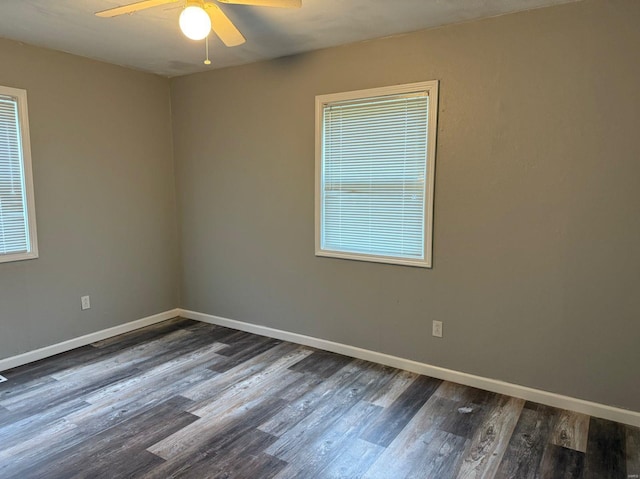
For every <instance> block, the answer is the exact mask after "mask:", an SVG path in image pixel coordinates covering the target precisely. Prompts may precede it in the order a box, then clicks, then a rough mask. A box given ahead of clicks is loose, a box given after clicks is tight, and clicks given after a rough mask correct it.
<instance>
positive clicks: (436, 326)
mask: <svg viewBox="0 0 640 479" xmlns="http://www.w3.org/2000/svg"><path fill="white" fill-rule="evenodd" d="M431 334H433V335H434V336H435V337H436V338H441V337H442V321H434V322H433V326H432V329H431Z"/></svg>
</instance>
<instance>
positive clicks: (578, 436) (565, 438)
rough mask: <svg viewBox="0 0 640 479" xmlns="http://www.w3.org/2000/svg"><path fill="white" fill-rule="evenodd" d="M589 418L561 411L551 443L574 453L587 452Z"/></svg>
mask: <svg viewBox="0 0 640 479" xmlns="http://www.w3.org/2000/svg"><path fill="white" fill-rule="evenodd" d="M588 438H589V416H587V415H586V414H580V413H577V412H573V411H566V410H563V411H561V413H560V416H559V417H558V420H557V422H556V427H555V429H554V431H553V435H552V438H551V443H552V444H555V445H556V446H562V447H566V448H569V449H573V450H574V451H580V452H587V439H588Z"/></svg>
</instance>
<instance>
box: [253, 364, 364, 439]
mask: <svg viewBox="0 0 640 479" xmlns="http://www.w3.org/2000/svg"><path fill="white" fill-rule="evenodd" d="M361 371H362V364H361V363H359V362H356V361H354V362H351V363H349V364H348V365H347V366H345V367H344V368H342V369H341V370H340V371H338V372H336V373H335V374H334V375H333V376H331V377H330V378H327V379H326V380H325V381H323V382H321V383H320V384H319V385H318V386H317V387H315V388H313V389H311V390H309V391H306V392H305V393H304V394H302V395H301V396H300V397H298V398H297V399H295V400H294V401H292V402H290V403H289V404H287V406H286V407H285V408H284V410H283V411H282V412H280V413H279V414H276V415H274V416H273V417H272V418H271V419H269V420H268V421H265V422H264V423H263V424H261V425H260V429H261V430H262V431H265V432H268V433H269V434H273V435H274V436H281V435H282V434H284V433H285V432H287V431H290V430H292V429H293V428H294V427H296V426H297V425H298V424H299V423H300V422H301V421H303V420H304V419H305V418H306V417H307V416H309V415H310V414H311V413H312V412H313V411H315V410H317V409H318V408H320V407H322V406H323V404H325V403H326V402H330V401H332V400H333V398H334V397H342V396H343V395H348V393H349V389H348V388H349V387H350V385H351V384H352V383H353V382H354V381H355V380H356V378H357V376H358V375H359V374H360V372H361ZM298 374H300V373H298ZM292 384H295V383H292Z"/></svg>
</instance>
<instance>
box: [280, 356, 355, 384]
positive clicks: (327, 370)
mask: <svg viewBox="0 0 640 479" xmlns="http://www.w3.org/2000/svg"><path fill="white" fill-rule="evenodd" d="M351 361H353V358H350V357H348V356H343V355H341V354H336V353H332V352H329V351H318V350H316V351H313V353H312V354H310V355H309V356H307V357H306V358H305V359H303V360H302V361H300V362H299V363H297V364H295V365H293V366H291V368H290V369H291V370H292V371H298V372H300V373H310V374H317V375H318V376H320V377H322V378H328V377H330V376H332V375H334V374H335V373H336V372H337V371H339V370H340V369H342V368H343V367H345V366H346V365H347V364H349V363H350V362H351Z"/></svg>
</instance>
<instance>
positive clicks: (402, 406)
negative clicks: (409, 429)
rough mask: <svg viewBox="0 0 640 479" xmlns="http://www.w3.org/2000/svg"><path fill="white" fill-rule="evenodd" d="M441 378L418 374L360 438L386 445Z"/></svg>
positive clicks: (416, 410) (437, 385)
mask: <svg viewBox="0 0 640 479" xmlns="http://www.w3.org/2000/svg"><path fill="white" fill-rule="evenodd" d="M441 384H442V380H440V379H435V378H430V377H428V376H418V377H417V378H416V379H415V380H414V381H413V383H411V385H410V386H409V387H408V388H407V389H406V390H405V391H404V392H403V393H402V394H400V395H399V396H398V398H397V399H396V400H395V401H394V402H393V403H392V404H391V405H390V406H389V407H388V408H386V409H385V411H384V412H383V413H382V414H381V415H380V416H379V417H378V418H377V419H376V421H375V422H373V423H371V424H370V425H369V427H367V429H366V430H365V431H364V432H363V433H362V439H365V440H366V441H369V442H372V443H374V444H378V445H380V446H385V447H386V446H388V445H389V444H391V442H392V441H393V440H394V439H395V437H396V436H397V435H398V434H399V433H400V431H401V430H402V429H403V428H404V427H405V426H406V425H407V423H408V422H409V421H410V420H411V418H412V417H413V416H414V415H415V414H416V412H418V410H420V408H421V407H422V406H423V405H424V403H426V402H427V401H428V400H429V398H430V397H431V395H432V394H433V393H434V392H435V391H436V389H438V388H439V387H440V385H441Z"/></svg>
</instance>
